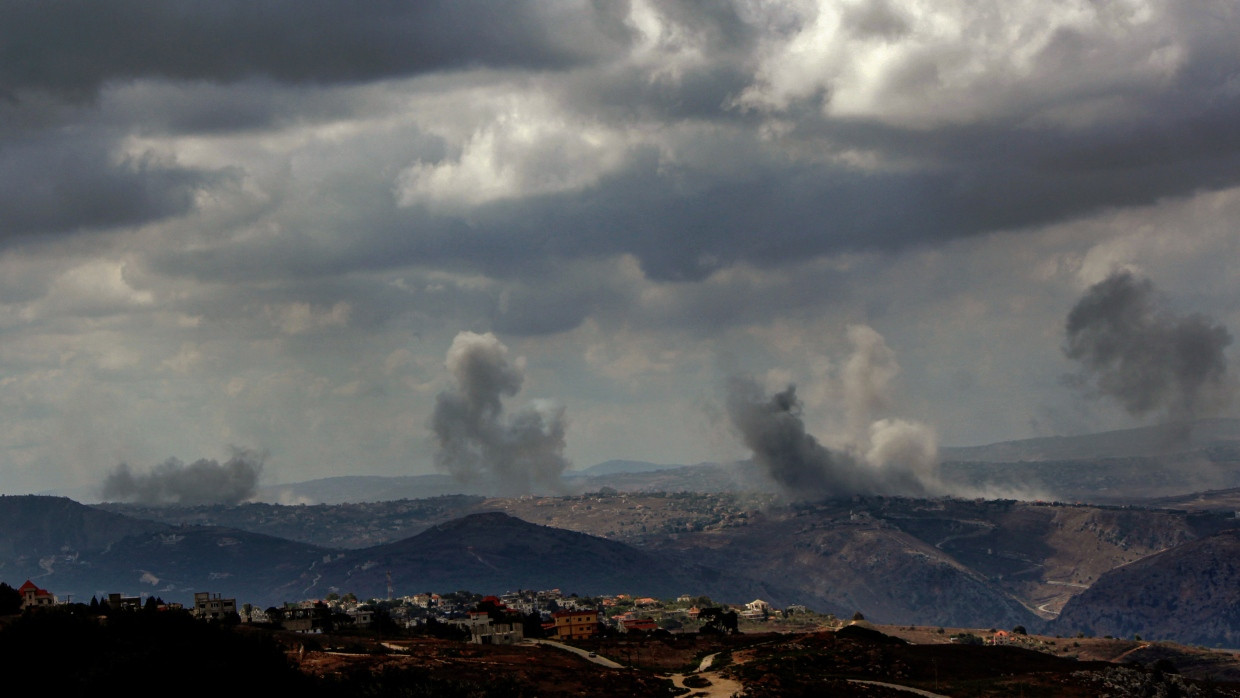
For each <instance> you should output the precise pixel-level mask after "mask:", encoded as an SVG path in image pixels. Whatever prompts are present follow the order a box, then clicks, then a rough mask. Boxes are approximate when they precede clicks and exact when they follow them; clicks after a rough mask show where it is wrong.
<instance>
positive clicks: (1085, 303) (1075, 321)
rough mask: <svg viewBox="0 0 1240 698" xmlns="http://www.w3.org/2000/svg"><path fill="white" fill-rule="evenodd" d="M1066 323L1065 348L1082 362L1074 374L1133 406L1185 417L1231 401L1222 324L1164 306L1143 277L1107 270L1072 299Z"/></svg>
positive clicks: (1134, 409)
mask: <svg viewBox="0 0 1240 698" xmlns="http://www.w3.org/2000/svg"><path fill="white" fill-rule="evenodd" d="M1066 330H1067V343H1066V344H1065V346H1064V353H1065V354H1066V355H1067V356H1068V357H1069V358H1071V359H1074V360H1076V361H1078V362H1080V364H1081V366H1082V371H1081V373H1080V374H1079V375H1077V376H1075V377H1074V382H1075V383H1077V384H1078V385H1080V386H1083V387H1086V388H1087V389H1091V390H1093V391H1095V392H1096V393H1097V394H1100V395H1104V396H1106V397H1109V398H1112V399H1114V400H1116V401H1117V402H1119V404H1121V405H1122V406H1123V407H1124V409H1126V410H1127V411H1128V412H1129V413H1130V414H1133V415H1136V416H1142V415H1145V414H1149V413H1151V412H1154V413H1162V416H1163V417H1164V418H1167V419H1172V420H1187V419H1194V418H1197V417H1203V416H1208V415H1209V414H1211V413H1214V412H1216V411H1217V410H1219V409H1221V408H1223V407H1225V406H1226V405H1227V403H1228V402H1229V401H1230V398H1231V393H1232V391H1233V388H1234V383H1233V381H1232V380H1231V379H1230V378H1229V376H1228V375H1227V358H1226V356H1225V355H1224V350H1225V349H1226V348H1227V346H1228V345H1229V344H1231V339H1232V338H1231V334H1230V333H1229V332H1228V331H1227V328H1226V327H1224V326H1223V325H1221V324H1219V323H1217V322H1215V321H1214V320H1212V319H1211V318H1208V317H1206V316H1204V315H1199V314H1193V315H1187V316H1177V315H1175V314H1173V313H1171V312H1169V311H1167V310H1165V309H1163V308H1162V307H1160V305H1159V301H1158V298H1157V295H1156V293H1155V289H1154V285H1153V283H1151V282H1150V281H1149V280H1148V279H1137V278H1135V277H1134V276H1133V274H1132V273H1131V272H1129V271H1126V270H1125V271H1115V272H1112V273H1111V275H1110V276H1108V277H1107V278H1106V279H1104V280H1103V281H1101V282H1099V283H1097V284H1094V285H1093V286H1091V287H1090V288H1089V289H1088V290H1087V291H1086V292H1085V295H1084V296H1082V297H1081V299H1080V300H1079V301H1077V304H1076V306H1075V307H1073V308H1072V311H1071V312H1070V313H1069V314H1068V320H1067V324H1066Z"/></svg>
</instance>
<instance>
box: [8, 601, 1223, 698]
mask: <svg viewBox="0 0 1240 698" xmlns="http://www.w3.org/2000/svg"><path fill="white" fill-rule="evenodd" d="M51 637H60V638H73V641H72V642H69V643H67V644H63V647H64V649H63V651H62V652H57V653H48V652H46V651H44V650H41V649H39V648H40V647H46V642H48V641H49V639H50V638H51ZM0 651H3V652H4V653H5V656H6V657H7V658H8V659H10V660H11V661H14V662H17V663H19V664H20V665H21V666H23V667H25V668H26V669H27V670H32V671H40V672H43V671H46V672H51V671H54V670H55V671H58V672H59V674H58V681H59V683H58V685H61V686H62V687H63V688H64V691H63V694H64V695H81V696H85V695H96V693H92V691H96V690H98V689H99V688H100V687H106V688H108V689H110V690H117V691H119V690H129V691H130V692H134V691H136V692H138V693H139V694H145V692H146V691H153V690H156V689H157V688H158V687H160V686H166V685H168V684H167V681H169V680H174V679H175V677H176V676H178V675H180V674H179V672H180V671H182V670H183V669H184V668H186V667H188V666H190V665H191V663H193V662H202V661H210V662H212V663H214V664H215V665H217V666H221V667H224V666H226V667H228V671H227V672H206V673H205V674H204V675H203V676H201V677H199V678H198V679H196V681H195V683H196V686H195V687H193V688H191V689H188V690H189V693H190V694H192V695H208V694H215V693H218V692H219V691H223V690H231V691H241V692H242V693H243V694H251V693H252V694H264V695H267V694H270V692H271V691H280V692H283V693H286V694H287V693H296V694H297V695H302V696H311V697H314V696H324V697H327V696H331V697H333V698H339V697H351V696H358V697H359V698H360V697H361V696H383V695H428V696H429V695H434V696H448V697H452V696H462V697H463V696H471V697H475V698H477V697H479V696H544V697H545V696H551V697H553V698H559V697H564V698H567V697H568V696H594V695H626V696H661V697H668V698H672V697H677V696H688V697H690V698H692V697H701V698H706V697H707V696H721V697H722V696H740V695H743V696H745V697H746V698H749V697H750V696H755V697H758V698H766V697H772V698H773V697H775V696H786V695H833V696H844V697H846V698H847V697H850V696H866V697H869V698H874V697H878V698H900V697H901V696H904V695H908V691H910V690H912V691H914V692H916V693H917V694H918V695H926V696H952V695H970V696H996V697H997V696H1011V695H1020V694H1024V695H1047V696H1098V695H1108V696H1115V697H1119V698H1122V697H1126V696H1134V697H1135V696H1202V697H1204V696H1229V697H1237V696H1240V661H1237V659H1236V658H1235V657H1234V656H1232V655H1230V654H1228V653H1224V652H1214V651H1208V650H1204V649H1194V648H1189V647H1183V646H1177V645H1173V644H1168V643H1150V642H1143V641H1141V640H1140V639H1139V638H1134V639H1132V640H1128V639H1121V638H1085V637H1077V638H1059V637H1053V638H1052V637H1048V636H1036V635H1033V634H1029V633H1027V632H1026V630H1025V628H1023V627H1016V628H1012V629H1010V630H1007V629H995V628H991V629H988V630H981V629H975V630H969V629H958V628H946V629H945V628H931V627H915V626H898V627H897V626H875V625H872V624H870V623H869V622H867V621H866V620H865V619H864V618H861V617H860V614H857V616H856V617H854V618H853V619H850V620H846V621H845V620H841V619H837V618H835V617H832V616H826V615H820V614H817V613H814V612H812V611H809V610H808V609H804V608H796V607H794V608H784V609H776V608H773V607H771V606H770V605H769V604H767V603H765V602H762V601H760V600H755V601H753V602H751V603H749V604H744V605H742V606H721V605H715V604H712V602H711V600H710V599H708V598H705V597H692V596H689V595H683V596H680V597H678V598H676V599H664V600H660V599H655V598H644V597H637V598H634V597H632V596H627V595H615V596H599V597H590V598H584V597H577V596H573V595H568V596H564V595H563V594H561V593H560V592H559V591H558V590H554V589H553V590H545V591H520V592H510V593H505V594H502V595H499V596H481V595H479V594H475V593H470V592H464V591H458V592H448V593H444V594H436V593H422V594H414V595H412V596H409V597H403V598H394V599H390V600H386V599H385V600H378V599H370V600H366V601H362V600H359V599H357V598H356V597H355V596H354V595H353V594H348V593H346V594H343V595H334V594H333V595H331V596H330V597H329V598H324V599H316V600H308V601H300V602H290V603H286V604H283V605H281V606H279V607H275V606H273V607H269V608H267V609H258V608H255V607H253V606H252V605H250V604H247V603H240V604H238V602H237V600H236V599H231V598H223V597H221V596H220V595H218V594H215V593H211V592H198V593H195V594H194V599H193V603H192V605H189V604H186V605H182V604H178V603H166V602H164V601H163V600H162V599H160V598H158V597H155V596H145V597H142V596H137V597H134V596H126V595H123V594H118V593H109V594H105V595H103V596H102V598H99V597H95V598H92V599H91V600H90V602H89V603H80V602H70V601H68V600H57V599H56V597H55V595H54V594H52V593H50V592H49V591H48V590H46V589H42V588H40V587H38V586H37V585H36V584H34V582H33V581H29V580H28V581H26V582H25V583H24V584H22V585H21V586H20V587H18V588H17V589H13V588H12V587H10V586H8V585H7V584H0Z"/></svg>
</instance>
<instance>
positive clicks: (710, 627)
mask: <svg viewBox="0 0 1240 698" xmlns="http://www.w3.org/2000/svg"><path fill="white" fill-rule="evenodd" d="M698 620H700V621H702V629H701V630H699V631H698V632H699V633H706V634H708V635H709V634H715V635H723V634H725V633H730V634H733V635H735V634H736V633H738V632H740V631H739V630H738V629H737V622H738V620H739V617H738V616H737V615H736V611H725V610H724V609H722V608H719V607H713V608H704V609H702V612H701V613H699V614H698Z"/></svg>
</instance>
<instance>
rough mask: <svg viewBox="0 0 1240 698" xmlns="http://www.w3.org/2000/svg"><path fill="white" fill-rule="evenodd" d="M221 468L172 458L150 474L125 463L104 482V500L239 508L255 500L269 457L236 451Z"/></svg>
mask: <svg viewBox="0 0 1240 698" xmlns="http://www.w3.org/2000/svg"><path fill="white" fill-rule="evenodd" d="M232 452H233V453H232V457H231V458H229V459H228V460H227V461H225V462H224V463H223V464H221V463H220V462H218V461H215V460H207V459H205V458H204V459H201V460H197V461H194V462H193V463H190V464H189V465H186V464H185V463H183V462H182V461H180V460H178V459H176V458H169V459H168V460H166V461H164V462H163V463H160V464H159V465H157V466H155V467H154V468H152V469H151V471H150V472H148V473H136V474H135V473H134V472H133V471H131V470H130V469H129V465H128V464H126V463H121V464H119V465H117V466H116V469H115V470H113V471H112V472H111V473H109V474H108V476H107V477H106V478H104V481H103V498H104V499H106V500H108V501H128V502H135V503H138V504H149V505H156V506H160V505H173V504H180V505H185V506H194V505H202V504H238V503H240V502H244V501H246V500H248V499H251V498H253V497H254V494H255V491H256V488H257V487H258V478H259V475H261V474H262V471H263V461H264V460H266V454H265V453H257V452H254V451H250V450H247V449H241V448H235V447H234V448H233V449H232Z"/></svg>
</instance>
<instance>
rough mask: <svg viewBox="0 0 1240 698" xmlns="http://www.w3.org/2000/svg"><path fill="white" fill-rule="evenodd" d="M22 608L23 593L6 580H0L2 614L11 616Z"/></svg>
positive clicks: (0, 608) (0, 614)
mask: <svg viewBox="0 0 1240 698" xmlns="http://www.w3.org/2000/svg"><path fill="white" fill-rule="evenodd" d="M21 610H22V595H21V594H19V593H17V590H16V589H14V588H13V587H11V586H9V585H8V584H6V583H4V582H0V616H11V615H13V614H14V613H19V612H20V611H21Z"/></svg>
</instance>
